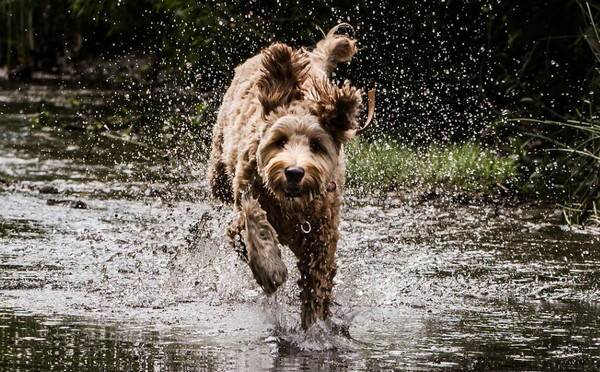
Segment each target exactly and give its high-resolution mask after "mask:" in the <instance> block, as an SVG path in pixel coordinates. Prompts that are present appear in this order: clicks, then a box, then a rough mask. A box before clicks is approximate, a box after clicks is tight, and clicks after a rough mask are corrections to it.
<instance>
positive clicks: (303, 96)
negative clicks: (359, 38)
mask: <svg viewBox="0 0 600 372" xmlns="http://www.w3.org/2000/svg"><path fill="white" fill-rule="evenodd" d="M341 26H342V25H338V26H336V27H334V28H333V29H332V30H331V31H330V32H329V33H328V34H327V35H326V37H325V38H324V39H323V40H321V41H319V43H317V45H316V47H315V48H314V49H312V50H307V49H292V48H291V47H289V46H287V45H285V44H282V43H275V44H272V45H271V46H269V47H268V48H266V49H264V50H263V51H262V52H261V53H260V54H258V55H256V56H254V57H252V58H250V59H248V60H247V61H245V62H244V63H243V64H241V65H240V66H238V67H237V68H236V69H235V76H234V78H233V81H232V83H231V85H230V86H229V89H228V90H227V92H226V94H225V97H224V99H223V103H222V105H221V108H220V111H219V114H218V118H217V124H216V126H215V129H214V133H213V142H212V152H211V158H210V164H209V172H208V178H209V182H210V185H211V189H212V193H213V195H214V196H215V197H216V198H218V199H220V200H221V201H223V202H233V203H234V205H235V208H236V210H237V211H238V217H237V218H236V219H235V220H234V221H233V222H232V224H231V226H230V227H229V237H230V239H231V242H232V244H233V245H234V246H237V247H238V248H240V249H241V253H242V254H243V256H244V257H245V258H246V259H247V262H248V264H249V266H250V268H251V270H252V273H253V275H254V278H255V279H256V281H257V282H258V284H259V285H260V286H261V287H262V288H263V290H264V291H265V292H266V293H267V294H272V293H273V292H275V291H276V290H277V288H278V287H279V286H280V285H281V284H282V283H283V282H284V281H285V280H286V279H287V268H286V266H285V264H284V263H283V261H282V259H281V252H280V250H279V246H280V244H284V245H287V246H288V247H289V248H290V249H291V250H292V252H293V253H294V254H295V256H296V257H297V258H298V269H299V270H300V274H301V278H300V280H299V282H298V284H299V286H300V289H301V293H300V299H301V302H302V316H301V318H302V327H303V328H305V329H306V328H308V327H309V326H310V325H311V324H313V323H314V322H315V321H316V320H319V319H325V318H326V317H327V316H328V314H329V307H330V303H331V296H332V288H333V278H334V276H335V272H336V263H335V251H336V246H337V242H338V239H339V232H338V224H339V214H340V204H341V199H342V191H343V186H344V173H345V166H344V152H343V145H344V144H345V143H347V142H348V141H349V140H350V139H352V138H353V136H354V135H355V133H356V131H357V129H358V126H357V114H358V112H359V110H360V108H361V102H362V101H361V91H360V90H358V89H357V88H355V87H352V86H351V85H350V83H348V82H346V83H345V84H344V85H343V86H337V85H335V84H333V83H332V82H331V81H330V78H329V77H330V74H331V72H332V71H333V70H334V69H335V67H336V65H337V64H338V63H342V62H348V61H350V59H351V58H352V57H353V56H354V55H355V53H356V42H355V40H354V39H353V38H351V37H350V36H347V35H343V34H340V33H339V32H338V31H339V29H340V27H341Z"/></svg>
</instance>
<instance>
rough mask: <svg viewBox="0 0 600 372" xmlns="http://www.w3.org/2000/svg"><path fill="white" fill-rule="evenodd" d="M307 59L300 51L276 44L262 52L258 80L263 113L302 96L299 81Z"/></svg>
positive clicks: (303, 76)
mask: <svg viewBox="0 0 600 372" xmlns="http://www.w3.org/2000/svg"><path fill="white" fill-rule="evenodd" d="M308 63H309V60H308V58H305V57H304V56H303V55H302V52H301V51H299V50H293V49H292V48H290V47H289V46H287V45H285V44H282V43H275V44H273V45H271V46H270V47H268V48H267V49H265V50H263V52H262V69H261V76H260V78H259V79H258V82H257V86H258V92H259V94H258V100H259V101H260V103H261V105H262V107H263V116H266V115H268V114H269V113H270V112H271V111H273V110H275V109H276V108H277V107H279V106H283V105H287V104H288V103H290V102H292V101H293V100H296V99H301V98H302V96H303V92H302V90H301V88H300V87H301V86H302V83H303V82H304V80H305V79H306V74H307V71H308V68H307V67H308Z"/></svg>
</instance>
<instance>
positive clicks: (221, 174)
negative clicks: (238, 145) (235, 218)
mask: <svg viewBox="0 0 600 372" xmlns="http://www.w3.org/2000/svg"><path fill="white" fill-rule="evenodd" d="M222 153H223V130H222V127H221V126H220V125H219V124H218V123H217V125H216V127H215V131H214V134H213V142H212V150H211V153H210V162H209V168H208V183H209V185H210V188H211V192H212V195H213V197H214V198H216V199H218V200H220V201H222V202H224V203H231V202H233V192H232V187H231V179H230V177H229V175H228V174H227V169H226V166H225V164H224V163H223V162H222V161H221V156H222Z"/></svg>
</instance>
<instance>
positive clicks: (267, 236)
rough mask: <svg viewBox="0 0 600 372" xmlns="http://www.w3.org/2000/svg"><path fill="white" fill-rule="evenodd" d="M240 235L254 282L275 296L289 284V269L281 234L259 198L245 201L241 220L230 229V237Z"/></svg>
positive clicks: (241, 211)
mask: <svg viewBox="0 0 600 372" xmlns="http://www.w3.org/2000/svg"><path fill="white" fill-rule="evenodd" d="M236 235H237V237H236V238H237V239H238V240H240V243H242V244H244V245H245V248H246V257H247V259H248V265H249V266H250V269H251V270H252V274H253V275H254V279H256V282H257V283H258V284H259V285H260V286H261V287H262V289H263V290H264V291H265V293H266V294H268V295H270V294H272V293H273V292H275V291H276V290H277V288H278V287H279V286H280V285H282V284H283V283H284V282H285V281H286V279H287V267H286V266H285V264H284V263H283V260H282V259H281V251H280V250H279V240H278V239H277V233H276V232H275V229H274V228H273V226H271V224H270V223H269V221H268V220H267V214H266V212H265V211H264V210H263V209H262V208H261V206H260V204H259V203H258V201H257V200H256V199H254V198H250V197H248V198H246V199H244V200H243V201H242V202H241V210H240V212H239V216H238V219H237V220H235V221H234V222H233V224H232V226H231V227H230V236H232V237H233V236H236ZM240 237H241V239H239V238H240ZM236 238H234V239H236Z"/></svg>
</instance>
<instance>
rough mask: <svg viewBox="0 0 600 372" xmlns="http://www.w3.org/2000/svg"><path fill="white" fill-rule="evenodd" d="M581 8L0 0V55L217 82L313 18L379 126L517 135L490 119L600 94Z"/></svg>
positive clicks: (12, 61) (18, 64) (572, 4)
mask: <svg viewBox="0 0 600 372" xmlns="http://www.w3.org/2000/svg"><path fill="white" fill-rule="evenodd" d="M590 6H591V8H592V11H593V13H594V14H597V13H598V3H596V2H593V3H591V4H590ZM586 12H587V8H586V4H585V3H584V2H581V1H566V0H533V1H490V0H484V1H456V0H445V1H431V0H429V1H420V0H403V1H372V2H367V1H302V2H299V1H292V2H277V1H272V0H260V1H258V0H255V1H229V2H220V1H205V2H197V1H186V0H165V1H151V0H140V1H124V0H123V1H116V0H110V1H87V0H39V1H33V0H23V1H7V0H0V21H1V22H0V65H5V66H7V70H8V71H9V73H10V76H11V77H12V78H13V79H27V78H29V77H30V76H31V73H32V72H35V71H47V72H54V73H58V72H64V71H69V72H71V73H73V74H78V73H81V72H82V71H83V70H85V67H86V66H89V65H94V63H93V62H92V63H90V62H89V61H95V60H103V61H121V62H114V64H118V63H122V61H123V59H122V58H123V56H127V57H128V59H127V61H129V62H131V58H134V59H136V58H137V59H140V60H143V61H146V62H147V65H144V66H145V67H144V68H139V70H140V71H141V75H142V78H143V79H145V80H146V81H149V82H151V83H152V84H160V76H161V73H162V76H163V79H168V80H173V79H174V80H177V81H179V82H180V83H181V84H189V83H194V87H195V88H196V89H197V90H199V91H206V92H215V91H216V92H222V91H223V89H224V88H225V87H226V85H227V82H228V81H229V79H230V78H231V75H232V71H233V67H234V66H235V65H236V64H238V63H240V62H241V61H243V60H244V59H245V58H247V57H248V56H251V55H253V54H255V53H256V52H257V51H259V50H260V48H262V47H264V46H266V45H268V44H269V43H270V42H272V41H274V40H282V41H285V42H287V43H289V44H291V45H295V46H299V45H310V44H314V43H315V42H316V41H318V40H319V38H320V37H321V32H320V31H319V27H320V28H322V29H323V30H324V31H325V32H326V31H327V29H328V28H330V27H332V26H333V25H335V24H337V23H338V22H340V21H345V22H349V23H350V24H352V25H353V26H354V27H355V29H356V34H357V37H358V38H359V40H360V53H359V55H358V57H357V59H356V60H355V61H354V62H352V63H351V64H350V65H349V66H347V67H345V68H343V69H341V71H340V72H339V75H338V77H340V76H341V77H343V78H350V79H351V80H352V81H353V82H354V83H355V84H356V85H359V86H363V87H370V86H371V85H372V84H374V83H376V84H377V92H378V103H377V115H378V122H377V123H378V124H377V125H378V126H379V128H380V129H381V130H380V131H379V132H380V133H385V134H389V135H392V136H395V137H398V136H399V137H400V138H401V139H402V140H404V141H407V142H414V143H423V142H431V141H442V142H444V141H462V140H469V139H481V138H488V137H493V138H497V137H499V136H500V137H506V136H508V135H510V134H511V133H512V131H513V130H512V129H511V126H510V125H506V124H502V125H500V124H499V123H503V119H504V118H506V117H509V116H535V117H538V118H564V117H573V116H576V115H577V110H579V109H581V107H582V102H583V100H585V99H592V100H594V99H595V97H597V96H598V94H596V95H595V96H594V95H593V94H591V93H590V92H592V91H593V89H594V87H597V85H598V82H597V80H598V79H594V74H593V70H594V67H595V63H596V60H595V58H594V55H593V53H592V49H591V48H590V45H588V42H586V39H585V37H584V35H585V34H586V33H587V34H591V32H592V30H591V27H590V20H589V17H588V16H587V14H586ZM119 58H121V60H119ZM86 62H87V63H86ZM107 63H110V62H107ZM137 65H138V64H137V63H134V66H137ZM118 73H119V69H118V68H116V69H115V70H112V71H111V72H109V73H108V75H109V76H105V77H104V78H105V79H107V80H109V81H110V80H111V79H114V74H118ZM111 74H112V75H113V76H111ZM164 76H167V78H165V77H164Z"/></svg>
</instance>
